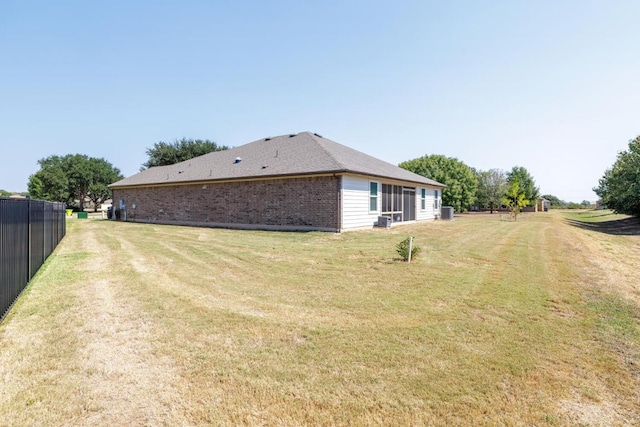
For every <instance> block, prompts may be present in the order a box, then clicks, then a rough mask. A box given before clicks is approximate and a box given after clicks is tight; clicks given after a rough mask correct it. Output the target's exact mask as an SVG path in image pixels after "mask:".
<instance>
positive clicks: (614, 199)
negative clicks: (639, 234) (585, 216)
mask: <svg viewBox="0 0 640 427" xmlns="http://www.w3.org/2000/svg"><path fill="white" fill-rule="evenodd" d="M593 191H595V193H596V194H597V195H598V196H599V197H600V198H601V199H602V202H603V203H604V204H605V205H606V206H607V207H608V208H610V209H613V210H615V211H616V212H618V213H624V214H628V215H635V216H640V135H639V136H637V137H636V139H632V140H631V141H629V149H628V150H626V151H622V152H621V153H619V154H618V158H617V160H616V162H615V163H614V164H613V166H612V167H611V168H609V169H607V170H606V171H605V173H604V176H603V177H602V178H600V180H599V182H598V186H597V187H596V188H594V189H593Z"/></svg>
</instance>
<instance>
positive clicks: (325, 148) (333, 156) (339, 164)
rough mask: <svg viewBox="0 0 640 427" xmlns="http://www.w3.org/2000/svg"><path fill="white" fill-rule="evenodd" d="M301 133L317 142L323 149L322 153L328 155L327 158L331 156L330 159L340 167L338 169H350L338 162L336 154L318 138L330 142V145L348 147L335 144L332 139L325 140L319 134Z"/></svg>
mask: <svg viewBox="0 0 640 427" xmlns="http://www.w3.org/2000/svg"><path fill="white" fill-rule="evenodd" d="M301 133H306V134H308V135H309V136H310V137H311V139H313V140H314V141H315V142H316V144H318V146H319V147H320V148H321V149H322V151H324V152H325V153H326V154H327V156H329V158H331V160H333V161H334V163H335V164H336V165H337V166H338V169H348V167H347V165H346V164H344V163H343V162H341V161H340V160H338V159H337V158H336V156H335V154H334V153H333V152H332V151H331V150H329V149H327V147H325V146H324V145H323V144H322V143H321V142H320V141H318V138H320V139H322V140H324V141H328V142H330V143H333V144H336V145H340V146H342V147H346V145H342V144H339V143H337V142H335V141H333V140H331V139H328V138H325V137H323V136H322V135H319V134H317V133H315V132H313V133H312V132H308V131H306V132H301ZM347 148H349V147H347Z"/></svg>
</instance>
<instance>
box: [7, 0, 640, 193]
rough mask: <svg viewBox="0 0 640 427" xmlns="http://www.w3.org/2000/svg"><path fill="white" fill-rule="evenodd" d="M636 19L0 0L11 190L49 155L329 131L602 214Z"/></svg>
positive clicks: (620, 134)
mask: <svg viewBox="0 0 640 427" xmlns="http://www.w3.org/2000/svg"><path fill="white" fill-rule="evenodd" d="M638 16H640V2H637V1H616V0H609V1H588V0H586V1H584V0H583V1H572V0H566V1H455V0H454V1H446V2H444V1H438V2H435V1H399V2H389V1H384V2H383V1H331V0H326V1H322V2H303V1H278V0H275V1H230V0H229V1H213V0H211V1H193V0H182V1H135V0H133V1H118V0H113V1H109V2H89V1H86V0H85V1H64V0H62V1H59V2H50V1H46V2H45V1H41V2H36V1H28V0H26V1H17V0H0V145H1V146H2V151H1V153H2V154H1V156H2V164H1V166H0V188H1V189H6V190H12V191H23V190H26V188H27V181H28V177H29V175H30V174H32V173H34V172H36V171H37V170H38V164H37V161H38V160H39V159H41V158H44V157H47V156H50V155H52V154H59V155H64V154H75V153H80V154H87V155H90V156H93V157H102V158H105V159H106V160H108V161H109V162H111V163H112V164H113V165H114V166H116V167H118V168H119V169H120V170H121V171H122V173H123V174H124V175H125V176H129V175H132V174H134V173H136V172H137V171H138V170H139V168H140V165H141V164H142V163H143V162H144V161H145V160H146V159H147V155H146V153H145V151H146V149H147V148H149V147H151V146H153V144H154V143H156V142H158V141H160V140H163V141H172V140H174V139H176V138H182V137H187V138H201V139H212V140H214V141H216V142H218V143H220V144H226V145H233V146H235V145H241V144H245V143H248V142H251V141H254V140H257V139H260V138H263V137H266V136H272V135H281V134H287V133H294V132H300V131H312V132H317V133H319V134H321V135H323V136H325V137H327V138H330V139H332V140H334V141H337V142H340V143H342V144H345V145H348V146H350V147H352V148H355V149H357V150H360V151H363V152H365V153H367V154H370V155H373V156H375V157H378V158H381V159H384V160H386V161H389V162H391V163H394V164H397V163H399V162H402V161H404V160H409V159H413V158H416V157H420V156H423V155H426V154H444V155H446V156H450V157H456V158H458V159H460V160H462V161H463V162H465V163H466V164H467V165H469V166H472V167H475V168H477V169H483V170H485V169H490V168H500V169H504V170H508V169H511V167H512V166H514V165H519V166H524V167H525V168H527V169H528V170H529V172H530V173H531V174H532V175H533V177H534V179H535V180H536V183H537V184H538V186H539V187H540V189H541V192H542V193H545V194H553V195H555V196H557V197H560V198H561V199H564V200H568V201H577V202H579V201H582V200H584V199H587V200H595V199H596V196H595V194H594V193H593V192H592V191H591V188H592V187H594V186H595V185H597V181H598V179H599V178H600V177H601V176H602V174H603V173H604V170H605V169H606V168H607V167H609V166H611V165H612V164H613V163H614V161H615V159H616V154H617V153H618V152H619V151H621V150H624V149H626V147H627V144H628V141H629V140H630V139H633V138H635V137H636V136H638V135H639V134H640V104H639V102H638V100H639V99H640V77H639V76H640V72H639V70H640V55H639V54H638V52H639V51H638V46H640V25H638V24H637V17H638Z"/></svg>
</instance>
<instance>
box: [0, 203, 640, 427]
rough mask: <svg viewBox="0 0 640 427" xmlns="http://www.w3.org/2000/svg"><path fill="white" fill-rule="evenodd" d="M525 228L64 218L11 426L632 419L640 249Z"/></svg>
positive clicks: (18, 346)
mask: <svg viewBox="0 0 640 427" xmlns="http://www.w3.org/2000/svg"><path fill="white" fill-rule="evenodd" d="M521 218H522V220H521V221H518V222H515V223H514V222H509V221H501V220H500V217H499V215H494V216H491V215H484V216H473V215H468V216H463V217H460V218H458V219H457V220H456V221H453V222H444V221H439V222H433V223H422V224H416V225H410V226H403V227H396V228H393V229H391V230H372V231H365V232H357V233H345V234H342V235H335V234H327V233H274V232H255V231H232V230H217V229H200V228H188V227H169V226H156V225H143V224H131V223H113V222H107V221H100V220H90V221H77V220H70V222H69V232H68V235H67V237H66V238H65V239H64V240H63V242H62V244H61V246H60V247H59V248H58V250H57V251H56V252H55V255H54V256H53V257H52V258H51V259H50V260H49V261H48V262H47V263H46V264H45V266H44V267H43V269H42V270H41V271H40V272H39V273H38V275H37V277H36V278H35V280H34V281H33V283H32V284H31V285H30V287H29V288H28V290H27V292H26V294H25V295H24V296H23V297H22V298H21V300H20V301H19V302H18V303H17V304H16V305H15V307H14V309H13V311H12V313H11V314H10V315H9V316H8V317H7V319H6V320H5V322H4V323H3V325H2V326H0V346H1V348H2V353H1V354H0V374H1V375H0V389H1V390H2V393H1V395H0V419H1V420H3V421H4V422H6V423H7V424H9V425H45V424H48V425H51V424H53V425H62V424H65V425H106V424H116V425H117V424H130V425H305V424H306V425H346V424H349V425H389V424H395V425H468V424H474V425H580V424H581V425H633V424H637V423H639V422H640V410H639V409H638V407H639V404H640V401H639V393H638V389H639V388H638V385H640V373H639V370H638V363H640V360H639V352H638V350H639V349H640V336H639V333H638V330H639V325H638V318H639V316H638V314H639V311H638V304H639V303H640V300H639V299H638V285H637V283H640V280H639V279H640V276H639V273H638V271H640V269H638V267H639V266H640V265H639V264H640V262H639V261H638V259H637V248H638V243H640V242H639V240H638V237H637V236H629V235H626V236H620V235H612V234H608V233H599V232H596V231H592V230H586V229H582V228H579V227H572V226H571V225H569V224H567V223H565V221H563V217H562V216H561V214H558V213H548V214H546V213H545V214H531V215H523V216H522V217H521ZM409 234H411V235H413V236H414V237H415V242H416V244H418V245H420V246H421V247H422V249H423V251H422V254H421V256H420V257H419V258H418V259H416V260H414V262H412V263H411V264H406V263H403V262H398V261H397V260H395V259H394V258H395V257H396V254H395V245H396V244H397V243H398V242H399V241H400V240H402V239H404V238H405V237H406V236H407V235H409ZM7 420H10V421H8V422H7Z"/></svg>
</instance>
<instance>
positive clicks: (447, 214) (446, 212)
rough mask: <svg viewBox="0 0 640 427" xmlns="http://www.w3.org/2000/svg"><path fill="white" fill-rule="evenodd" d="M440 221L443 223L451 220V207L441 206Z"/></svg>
mask: <svg viewBox="0 0 640 427" xmlns="http://www.w3.org/2000/svg"><path fill="white" fill-rule="evenodd" d="M440 219H443V220H445V221H452V220H453V206H443V207H442V208H440Z"/></svg>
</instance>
